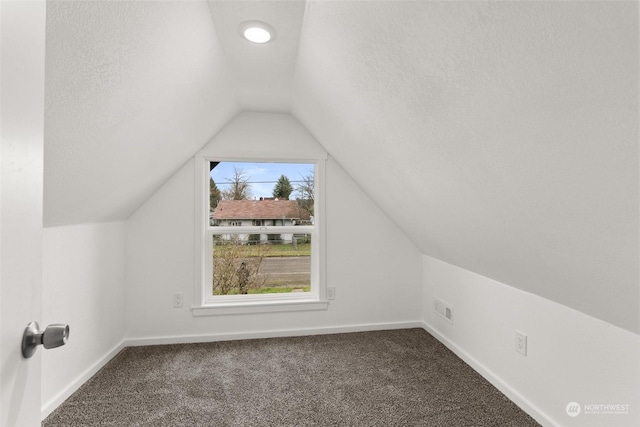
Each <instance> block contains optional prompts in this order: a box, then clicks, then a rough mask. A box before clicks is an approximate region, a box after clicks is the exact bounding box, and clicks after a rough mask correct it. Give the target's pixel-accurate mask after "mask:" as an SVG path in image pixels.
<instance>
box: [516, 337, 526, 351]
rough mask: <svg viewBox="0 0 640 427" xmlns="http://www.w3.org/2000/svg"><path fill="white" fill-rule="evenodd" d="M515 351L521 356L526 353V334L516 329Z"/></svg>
mask: <svg viewBox="0 0 640 427" xmlns="http://www.w3.org/2000/svg"><path fill="white" fill-rule="evenodd" d="M516 351H517V352H518V353H520V354H522V355H523V356H526V355H527V336H526V335H525V334H523V333H522V332H519V331H516Z"/></svg>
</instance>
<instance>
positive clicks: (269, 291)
mask: <svg viewBox="0 0 640 427" xmlns="http://www.w3.org/2000/svg"><path fill="white" fill-rule="evenodd" d="M310 290H311V286H295V287H292V288H289V287H279V288H270V287H267V288H259V289H249V293H250V294H286V293H289V292H293V291H298V292H309V291H310ZM213 294H214V295H220V294H219V293H216V292H214V293H213ZM228 295H238V290H237V289H233V290H231V292H229V294H228Z"/></svg>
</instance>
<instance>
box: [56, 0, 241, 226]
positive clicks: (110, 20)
mask: <svg viewBox="0 0 640 427" xmlns="http://www.w3.org/2000/svg"><path fill="white" fill-rule="evenodd" d="M45 80H46V81H45V97H46V104H45V105H46V112H45V153H44V156H45V169H44V176H45V182H44V194H45V198H44V210H45V212H44V223H45V225H46V226H52V225H64V224H78V223H89V222H100V221H110V220H121V219H124V218H127V217H128V216H129V215H130V214H131V213H132V212H134V211H135V209H137V208H138V207H139V206H140V205H141V204H142V203H143V202H144V201H145V200H146V199H147V198H148V197H149V196H150V195H151V194H152V193H153V192H154V191H156V190H157V189H158V187H159V186H160V185H161V184H162V183H163V182H165V181H166V180H167V179H168V178H169V177H170V176H171V175H172V174H173V173H174V172H175V171H176V170H177V169H178V168H179V167H180V166H181V165H183V164H184V162H185V161H186V160H187V159H188V158H189V157H190V156H192V155H193V153H195V152H196V151H197V150H199V149H200V148H201V147H202V146H203V145H204V144H205V143H206V142H207V141H208V140H209V139H210V138H211V137H213V135H215V134H216V132H217V131H218V130H219V129H220V128H221V127H222V126H223V125H224V124H225V123H227V122H228V121H229V120H230V119H231V118H232V117H233V116H235V115H236V114H237V113H238V112H239V111H240V107H239V104H238V101H237V99H236V96H235V94H234V92H233V84H232V80H231V78H230V71H229V69H228V66H227V64H226V62H225V61H224V57H223V53H222V50H221V47H220V45H219V43H218V39H217V37H216V33H215V29H214V27H213V25H212V22H211V15H210V13H209V8H208V5H207V3H206V2H191V1H186V2H183V1H175V2H169V1H167V2H161V1H139V2H138V1H136V2H131V1H86V2H85V1H49V2H47V40H46V78H45Z"/></svg>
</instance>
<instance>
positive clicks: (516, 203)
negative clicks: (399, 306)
mask: <svg viewBox="0 0 640 427" xmlns="http://www.w3.org/2000/svg"><path fill="white" fill-rule="evenodd" d="M637 8H638V6H637V3H633V2H613V3H611V2H415V1H409V2H391V1H389V2H312V3H310V4H309V6H308V9H307V13H306V16H305V22H304V26H303V30H302V34H301V40H300V48H299V57H298V65H297V72H296V81H295V86H294V108H293V113H294V114H295V115H296V117H297V118H298V119H299V120H300V121H301V122H302V123H303V124H304V125H305V126H306V127H307V128H308V129H309V131H310V132H311V133H312V134H313V135H314V136H315V137H316V138H317V139H318V140H319V141H320V142H321V143H322V144H323V145H324V146H325V148H326V149H327V151H328V152H329V153H331V154H332V156H333V157H335V158H336V159H337V160H338V161H340V163H341V164H342V165H343V166H344V167H345V169H346V170H347V171H348V172H349V173H350V174H351V175H352V176H353V177H354V179H355V180H356V181H357V182H358V183H359V184H360V186H361V187H362V188H363V189H364V190H365V191H366V192H367V193H368V194H369V195H370V196H371V197H372V198H373V199H374V200H375V201H376V203H377V204H378V205H379V206H380V207H381V208H382V209H383V210H384V211H385V212H386V213H387V214H388V215H389V217H390V218H392V219H393V220H394V222H396V224H398V226H399V227H400V228H401V229H402V230H403V231H405V233H406V234H407V235H408V236H409V237H410V238H411V239H412V240H413V242H414V243H415V244H416V246H418V247H419V248H420V250H421V251H422V252H423V253H425V254H428V255H431V256H433V257H436V258H438V259H441V260H444V261H446V262H449V263H451V264H454V265H457V266H460V267H463V268H465V269H467V270H471V271H473V272H476V273H479V274H482V275H484V276H487V277H490V278H493V279H496V280H498V281H500V282H503V283H507V284H509V285H512V286H515V287H518V288H521V289H524V290H527V291H529V292H532V293H535V294H538V295H541V296H543V297H546V298H549V299H551V300H554V301H558V302H560V303H562V304H566V305H568V306H571V307H574V308H576V309H578V310H581V311H583V312H587V313H589V314H591V315H594V316H596V317H599V318H601V319H606V320H608V321H610V322H612V323H615V324H617V325H622V326H624V327H626V328H627V329H630V330H633V331H636V332H638V330H639V325H640V322H639V319H638V311H639V310H638V301H639V296H638V271H639V269H638V260H639V253H638V235H639V230H638V207H639V201H638V194H639V189H638V9H637Z"/></svg>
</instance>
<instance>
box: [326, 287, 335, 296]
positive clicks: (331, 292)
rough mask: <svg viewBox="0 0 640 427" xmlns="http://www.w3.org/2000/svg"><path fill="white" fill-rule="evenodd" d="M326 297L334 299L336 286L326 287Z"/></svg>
mask: <svg viewBox="0 0 640 427" xmlns="http://www.w3.org/2000/svg"><path fill="white" fill-rule="evenodd" d="M327 299H336V288H334V287H333V286H329V287H328V288H327Z"/></svg>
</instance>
